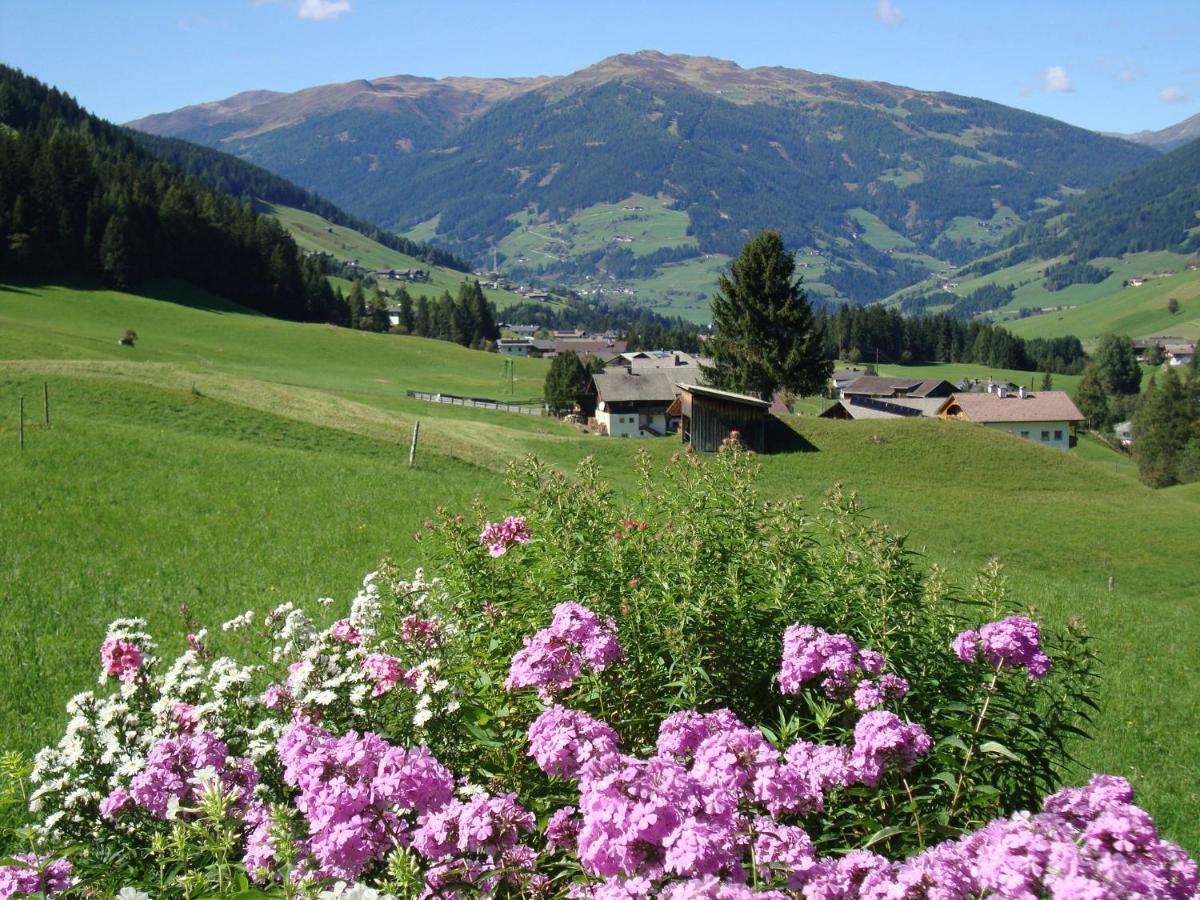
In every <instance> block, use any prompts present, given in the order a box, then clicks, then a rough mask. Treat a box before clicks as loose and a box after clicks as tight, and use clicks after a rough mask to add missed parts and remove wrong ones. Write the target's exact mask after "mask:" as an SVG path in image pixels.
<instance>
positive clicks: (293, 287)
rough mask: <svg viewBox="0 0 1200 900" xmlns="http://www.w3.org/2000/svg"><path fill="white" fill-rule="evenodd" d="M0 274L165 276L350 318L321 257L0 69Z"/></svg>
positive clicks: (277, 308)
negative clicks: (303, 254) (300, 250)
mask: <svg viewBox="0 0 1200 900" xmlns="http://www.w3.org/2000/svg"><path fill="white" fill-rule="evenodd" d="M0 271H4V272H7V273H13V274H25V275H46V274H58V273H61V272H64V271H76V272H83V273H93V274H95V275H99V276H101V277H103V278H104V280H105V281H106V282H107V283H109V284H111V285H112V286H114V287H117V288H129V287H132V286H134V285H136V284H137V283H138V282H140V281H142V280H144V279H146V278H149V277H171V278H179V279H183V280H185V281H189V282H191V283H193V284H195V285H198V286H199V287H202V288H205V289H207V290H210V291H212V292H214V293H217V294H220V295H221V296H224V297H227V298H229V299H231V300H234V301H236V302H239V303H241V304H243V305H245V306H247V307H249V308H251V309H255V310H258V311H260V312H263V313H266V314H268V315H272V316H277V317H279V318H284V319H293V320H298V321H312V322H334V323H337V324H348V323H349V310H348V309H347V307H346V305H345V303H344V302H343V301H341V300H340V299H339V297H338V295H337V293H336V292H335V291H334V290H333V289H332V288H331V287H330V285H329V282H328V280H327V279H326V277H325V273H324V271H323V264H322V262H321V261H320V260H319V259H315V258H302V257H301V255H300V254H299V253H298V251H297V248H296V244H295V242H294V241H293V240H292V238H291V237H290V236H289V235H288V233H287V232H286V231H285V230H284V229H283V228H282V227H281V226H280V225H279V224H277V223H276V222H275V221H274V220H272V219H270V218H266V217H263V216H259V215H258V214H256V213H255V211H254V209H253V208H252V206H251V205H250V204H249V203H240V202H238V201H236V200H234V199H232V198H230V197H227V196H225V195H224V194H220V193H218V192H216V191H214V190H212V189H210V188H208V187H206V186H204V185H202V184H201V183H200V182H198V181H196V180H195V179H192V178H188V177H187V176H185V175H184V174H183V173H181V172H180V171H179V170H178V169H176V168H175V167H174V166H172V165H170V164H168V163H165V162H162V161H159V160H156V159H154V158H152V157H151V156H149V155H148V154H147V153H146V152H145V151H144V150H143V149H141V148H140V147H139V146H138V145H137V144H135V143H134V142H133V141H132V140H131V139H130V138H129V136H128V135H127V134H126V133H125V131H124V130H123V129H120V128H118V127H116V126H114V125H111V124H109V123H107V122H105V121H103V120H102V119H99V118H97V117H95V116H92V115H90V114H88V113H87V112H86V111H85V110H83V109H82V108H81V107H80V106H79V105H78V104H77V103H76V102H75V101H74V100H73V99H71V98H70V97H68V96H67V95H66V94H64V93H62V92H61V91H58V90H55V89H52V88H49V87H47V86H46V85H44V84H42V83H41V82H39V81H37V80H36V79H33V78H30V77H27V76H25V75H23V74H22V73H20V72H19V71H17V70H15V69H12V68H9V67H7V66H0Z"/></svg>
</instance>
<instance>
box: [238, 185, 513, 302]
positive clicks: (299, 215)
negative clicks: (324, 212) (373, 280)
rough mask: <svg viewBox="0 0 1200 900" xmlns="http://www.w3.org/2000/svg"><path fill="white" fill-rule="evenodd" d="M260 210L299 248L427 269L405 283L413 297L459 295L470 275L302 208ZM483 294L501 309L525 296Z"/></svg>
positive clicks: (378, 266) (365, 262) (371, 263)
mask: <svg viewBox="0 0 1200 900" xmlns="http://www.w3.org/2000/svg"><path fill="white" fill-rule="evenodd" d="M259 210H260V211H261V212H264V213H266V214H267V215H270V216H272V217H274V218H275V219H277V220H278V221H279V223H280V224H281V225H283V227H285V228H286V229H287V230H288V232H289V233H290V234H291V235H292V238H293V239H294V240H295V241H296V244H297V245H298V246H299V247H300V248H301V249H302V250H312V251H315V252H319V253H331V254H333V256H335V257H336V258H337V259H340V260H342V261H344V262H349V261H350V260H354V259H357V260H358V262H359V264H360V265H361V266H363V267H364V268H366V269H372V270H383V269H426V270H428V272H429V281H427V282H415V283H413V284H409V285H407V287H408V290H409V293H411V294H412V295H413V296H414V297H417V296H420V295H421V294H424V295H426V296H427V297H437V296H440V295H441V293H442V292H443V291H449V292H450V295H451V296H455V295H457V294H458V286H459V285H460V284H462V282H463V280H464V279H466V278H469V277H472V276H469V275H467V274H466V273H464V272H456V271H455V270H453V269H446V268H443V267H441V266H431V265H429V264H428V263H425V262H422V261H421V260H419V259H417V258H416V257H414V256H408V255H407V254H404V253H400V252H398V251H396V250H392V249H391V248H390V247H385V246H383V244H380V243H379V242H378V241H374V240H371V238H369V237H367V236H366V235H364V234H360V233H359V232H357V231H354V230H353V229H351V228H344V227H342V226H341V225H334V224H333V223H332V222H329V221H328V220H326V219H324V218H322V217H321V216H318V215H316V214H315V213H310V212H305V211H304V210H302V209H294V208H293V207H290V206H278V205H275V204H271V203H261V202H260V203H259ZM403 283H404V282H390V281H385V282H383V283H382V286H383V287H384V288H394V287H397V286H399V285H400V284H403ZM483 293H484V296H486V297H487V298H488V299H489V300H491V301H492V302H493V303H494V304H496V308H497V309H503V308H504V307H506V306H511V305H512V304H514V303H520V302H522V301H523V300H524V299H525V298H524V297H521V296H519V295H517V294H514V293H512V292H511V291H497V290H494V289H493V288H484V289H483Z"/></svg>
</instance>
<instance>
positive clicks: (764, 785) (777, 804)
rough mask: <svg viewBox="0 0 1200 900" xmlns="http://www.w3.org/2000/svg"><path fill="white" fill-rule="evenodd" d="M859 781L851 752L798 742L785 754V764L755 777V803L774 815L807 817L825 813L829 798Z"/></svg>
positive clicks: (768, 767) (767, 767)
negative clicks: (856, 779)
mask: <svg viewBox="0 0 1200 900" xmlns="http://www.w3.org/2000/svg"><path fill="white" fill-rule="evenodd" d="M854 781H855V775H854V771H853V770H852V769H851V767H850V751H848V750H846V749H845V748H844V747H838V746H835V745H828V744H810V743H808V742H807V741H797V742H796V743H794V744H792V746H790V747H788V749H787V752H786V753H784V760H783V764H782V765H780V764H778V763H771V764H768V765H764V766H762V767H761V768H760V769H758V771H757V772H756V773H755V776H754V785H753V791H754V799H755V800H756V801H757V802H758V803H760V804H761V805H762V806H763V807H764V808H765V809H766V810H767V811H768V812H769V813H771V815H774V816H777V815H780V814H781V813H795V814H797V815H805V814H807V813H809V812H812V811H816V812H821V811H823V810H824V809H825V795H826V794H827V793H828V792H829V791H831V790H832V789H833V788H835V787H847V786H848V785H850V784H853V783H854Z"/></svg>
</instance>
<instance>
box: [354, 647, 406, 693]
mask: <svg viewBox="0 0 1200 900" xmlns="http://www.w3.org/2000/svg"><path fill="white" fill-rule="evenodd" d="M362 670H363V672H365V673H366V675H367V677H368V678H370V679H372V680H373V681H374V682H375V686H374V687H373V688H372V689H371V696H372V697H378V696H379V695H380V694H386V693H387V692H388V691H390V690H391V689H392V688H394V687H395V686H396V685H398V684H404V685H406V686H407V687H413V686H414V685H415V684H416V683H417V673H416V671H415V670H409V669H407V668H405V666H404V664H403V663H402V662H400V660H398V659H397V658H396V657H394V656H388V655H387V654H386V653H372V654H371V655H370V656H368V657H367V658H366V659H364V660H363V664H362Z"/></svg>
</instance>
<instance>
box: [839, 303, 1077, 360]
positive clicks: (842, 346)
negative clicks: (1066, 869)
mask: <svg viewBox="0 0 1200 900" xmlns="http://www.w3.org/2000/svg"><path fill="white" fill-rule="evenodd" d="M816 326H817V328H818V329H819V330H821V331H822V332H823V333H824V340H825V347H826V353H827V354H828V355H829V356H830V357H832V358H836V359H847V360H850V361H852V362H859V361H861V362H867V363H874V362H882V363H900V364H918V363H931V362H964V363H978V364H980V365H984V366H991V367H994V368H998V369H1018V370H1021V371H1027V372H1057V373H1062V374H1067V375H1074V374H1078V373H1079V372H1081V371H1083V367H1084V365H1085V364H1086V362H1087V356H1086V354H1085V353H1084V352H1083V345H1082V344H1081V343H1080V342H1079V339H1078V338H1076V337H1062V338H1034V339H1032V340H1027V339H1025V338H1020V337H1017V336H1016V335H1014V334H1013V333H1012V332H1010V331H1007V330H1005V329H1004V328H1000V327H999V326H996V325H989V324H986V323H983V322H975V321H963V320H962V319H960V318H956V317H955V316H952V315H948V314H945V313H942V314H938V315H932V316H929V315H916V316H908V315H904V314H903V313H901V312H900V311H899V310H895V309H889V308H887V307H884V306H879V305H874V306H866V307H853V306H849V305H843V306H841V307H838V308H837V309H836V310H834V311H827V310H819V311H818V312H817V316H816Z"/></svg>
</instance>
